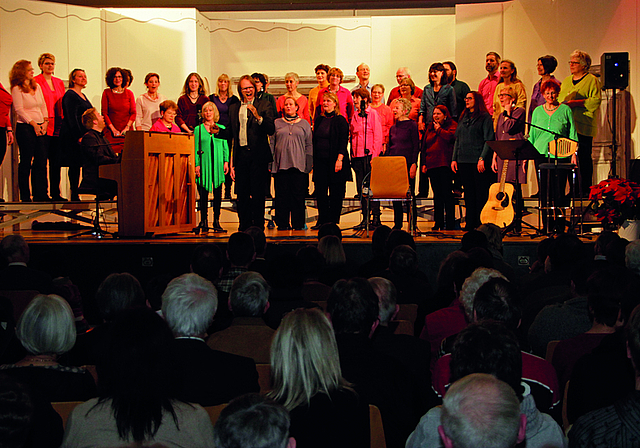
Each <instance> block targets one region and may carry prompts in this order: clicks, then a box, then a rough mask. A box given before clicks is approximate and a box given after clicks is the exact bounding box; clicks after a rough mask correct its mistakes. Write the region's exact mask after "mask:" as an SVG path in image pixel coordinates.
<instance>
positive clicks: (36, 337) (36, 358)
mask: <svg viewBox="0 0 640 448" xmlns="http://www.w3.org/2000/svg"><path fill="white" fill-rule="evenodd" d="M16 336H17V337H18V339H19V340H20V343H21V344H22V346H23V347H24V348H25V350H26V351H27V356H25V357H24V358H23V359H22V360H20V361H18V362H17V363H15V364H5V365H3V366H0V372H2V373H4V374H7V375H9V376H11V377H12V378H14V379H15V380H17V381H19V382H21V383H24V384H26V385H28V386H29V388H30V389H31V390H32V391H34V393H36V394H38V396H40V397H42V398H43V399H45V400H47V401H51V402H54V401H85V400H88V399H89V398H91V397H94V396H95V395H96V385H95V382H94V381H93V377H92V376H91V374H90V373H89V372H88V371H87V370H85V369H82V368H78V367H66V366H63V365H61V364H60V363H59V362H58V358H59V357H60V356H61V355H63V354H64V353H66V352H68V351H69V350H71V348H72V347H73V345H74V344H75V342H76V333H75V323H74V319H73V312H72V311H71V307H70V306H69V304H68V303H67V302H66V301H65V300H64V299H63V298H61V297H59V296H57V295H54V294H51V295H44V294H39V295H37V296H36V297H34V299H33V300H32V301H31V302H30V303H29V305H28V306H27V308H26V309H25V310H24V312H23V313H22V315H21V316H20V319H19V320H18V325H17V328H16Z"/></svg>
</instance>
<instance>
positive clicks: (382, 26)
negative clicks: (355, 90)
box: [0, 0, 640, 198]
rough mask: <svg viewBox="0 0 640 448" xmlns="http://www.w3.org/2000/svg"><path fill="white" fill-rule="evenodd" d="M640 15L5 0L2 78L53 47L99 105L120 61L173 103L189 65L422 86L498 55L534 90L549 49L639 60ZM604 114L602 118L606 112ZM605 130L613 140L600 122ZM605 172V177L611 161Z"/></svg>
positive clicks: (602, 7) (617, 3)
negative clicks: (82, 73)
mask: <svg viewBox="0 0 640 448" xmlns="http://www.w3.org/2000/svg"><path fill="white" fill-rule="evenodd" d="M639 14H640V5H639V4H638V2H637V1H636V0H609V1H606V2H603V1H601V0H514V1H509V2H504V3H490V4H463V5H458V6H456V7H455V9H453V8H449V9H434V10H430V9H421V10H399V11H393V10H390V11H353V10H351V11H321V12H318V11H308V12H307V11H278V12H260V13H251V12H244V13H205V14H201V13H200V12H198V11H196V10H194V9H162V8H136V9H108V10H100V9H95V8H85V7H77V6H70V5H63V4H57V3H47V2H40V1H29V0H0V82H2V83H3V84H4V85H6V84H8V76H7V73H8V71H9V69H10V68H11V66H12V64H13V63H14V62H15V61H17V60H18V59H21V58H27V59H30V60H32V61H34V62H35V61H36V60H37V57H38V55H39V54H41V53H42V52H45V51H47V52H51V53H53V54H55V55H56V58H57V61H56V62H57V68H56V74H57V75H58V76H60V77H62V78H66V75H67V74H68V73H69V71H70V70H71V69H73V68H75V67H82V68H84V69H85V70H86V71H87V75H88V78H89V85H88V86H87V89H86V93H87V94H88V96H89V98H90V99H91V101H92V103H93V104H94V105H98V104H99V102H100V96H101V93H102V90H103V89H104V87H105V83H104V72H105V71H106V69H107V68H108V67H110V66H114V65H118V66H124V67H128V68H130V69H131V70H132V71H133V74H134V83H133V86H132V89H133V91H134V93H135V94H136V96H138V95H140V94H141V93H143V92H144V86H143V84H142V83H143V80H144V75H145V74H146V73H148V72H150V71H155V72H158V73H160V76H161V92H162V93H163V94H164V95H166V96H167V97H169V98H172V99H177V97H178V95H179V93H180V90H181V88H182V85H183V83H184V79H185V77H186V75H187V74H188V73H189V72H191V71H198V72H199V73H201V74H202V75H203V76H205V77H206V78H208V79H209V82H210V84H211V86H212V87H213V85H214V83H215V80H216V78H217V76H218V75H219V74H220V73H223V72H225V73H227V74H229V75H230V76H232V77H234V76H240V75H242V74H244V73H248V72H253V71H259V72H265V73H267V74H269V75H272V76H282V75H284V74H285V73H286V72H288V71H295V72H297V73H298V74H300V75H301V76H304V75H307V76H308V75H313V68H314V67H315V66H316V65H317V64H318V63H325V64H329V65H331V66H339V67H341V68H342V69H343V71H344V72H345V73H346V74H351V75H353V74H354V72H355V67H356V66H357V65H358V64H359V63H360V62H367V63H368V64H369V66H370V67H371V73H372V75H371V80H372V81H373V82H374V83H378V82H381V83H383V84H384V85H385V86H386V87H387V89H389V88H390V87H394V86H395V85H396V81H395V71H396V69H397V68H398V67H399V66H404V65H406V66H408V67H410V68H411V70H412V72H413V78H414V80H415V81H416V84H418V85H419V86H423V85H424V84H425V83H426V82H427V70H428V67H429V65H430V64H431V63H432V62H434V61H442V60H446V59H452V60H454V61H455V62H456V64H457V65H458V70H459V78H460V79H462V80H464V81H466V82H467V83H468V84H469V85H470V86H471V87H472V88H475V87H477V85H478V82H479V81H480V79H482V77H483V76H485V73H486V72H485V71H484V55H485V54H486V53H487V52H488V51H497V52H498V53H500V54H501V55H502V56H503V57H504V58H509V59H513V60H514V61H515V63H516V65H517V67H518V74H519V76H520V78H521V79H522V80H523V82H524V83H525V85H526V87H527V92H528V93H530V91H531V88H532V86H533V83H534V82H535V81H536V80H537V75H536V73H535V63H536V60H537V58H538V57H539V56H541V55H543V54H547V53H549V54H553V55H555V56H556V57H557V58H558V60H559V61H560V65H559V67H558V70H557V72H556V75H557V76H558V77H559V78H564V77H565V76H567V75H568V66H567V60H568V55H569V53H570V52H571V51H572V50H574V49H576V48H580V49H582V50H584V51H587V52H588V53H590V54H591V55H592V57H593V58H594V64H598V63H599V58H600V55H601V54H602V53H603V52H611V51H628V52H629V53H630V59H631V67H632V68H633V66H634V63H635V61H637V60H638V58H639V57H640V54H639V53H640V50H639V49H638V44H637V42H638V41H639V39H640V31H639V30H638V26H637V25H638V17H639ZM347 87H349V85H347ZM639 89H640V85H639V84H638V81H637V79H636V78H635V77H634V76H633V70H632V75H631V77H630V86H629V89H628V91H629V94H630V97H631V99H630V101H631V105H632V108H633V110H632V111H631V119H630V125H629V126H630V132H631V145H632V151H633V154H635V153H636V149H635V142H636V141H638V139H640V134H639V133H640V131H639V130H638V127H637V126H636V124H635V120H636V115H637V114H636V112H635V101H634V97H635V96H636V94H637V92H638V90H639ZM603 107H604V106H603ZM601 121H602V122H603V124H604V122H605V117H604V114H603V115H602V116H601ZM603 129H604V126H603ZM601 136H602V139H607V138H608V135H607V133H606V132H605V131H604V130H603V132H602V133H601ZM598 138H600V136H599V137H598ZM8 158H9V156H7V159H8ZM9 165H10V164H8V163H4V164H3V167H2V174H3V179H4V182H5V185H6V184H7V183H9V182H10V169H9V168H8V167H9ZM598 173H599V176H600V177H604V176H606V164H605V165H603V167H601V168H600V169H599V170H598ZM5 191H6V188H5ZM4 197H5V198H7V195H6V193H5V194H4Z"/></svg>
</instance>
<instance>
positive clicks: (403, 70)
mask: <svg viewBox="0 0 640 448" xmlns="http://www.w3.org/2000/svg"><path fill="white" fill-rule="evenodd" d="M406 78H409V79H411V72H410V71H409V68H408V67H400V68H399V69H398V71H397V72H396V81H398V85H397V86H396V87H394V88H393V89H391V92H389V98H388V99H387V106H391V103H392V102H393V100H395V99H397V98H400V97H401V95H400V84H402V80H403V79H406ZM413 96H414V98H418V99H420V98H422V89H421V88H420V87H418V86H416V90H415V92H414V93H413Z"/></svg>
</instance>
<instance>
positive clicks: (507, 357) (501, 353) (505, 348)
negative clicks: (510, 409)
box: [449, 320, 524, 400]
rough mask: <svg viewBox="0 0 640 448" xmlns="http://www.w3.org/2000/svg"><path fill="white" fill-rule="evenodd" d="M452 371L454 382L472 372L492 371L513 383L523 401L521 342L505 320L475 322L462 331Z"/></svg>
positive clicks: (455, 343)
mask: <svg viewBox="0 0 640 448" xmlns="http://www.w3.org/2000/svg"><path fill="white" fill-rule="evenodd" d="M450 372H451V373H450V378H449V380H450V382H451V383H455V382H456V381H458V380H459V379H460V378H464V377H465V376H467V375H470V374H472V373H488V374H490V375H493V376H495V377H496V378H498V379H499V380H501V381H504V382H505V383H507V384H508V385H509V386H511V387H512V388H513V390H514V391H515V392H516V395H517V396H518V397H519V399H520V400H522V393H523V392H524V387H523V386H522V352H521V351H520V344H519V343H518V338H517V337H516V335H515V334H514V333H513V332H512V331H511V330H509V329H508V328H507V327H506V326H505V325H504V324H503V323H501V322H495V321H490V320H486V321H482V322H475V323H472V324H469V326H468V327H467V328H465V329H464V330H462V331H461V332H460V333H459V334H458V336H457V337H456V340H455V342H454V344H453V350H452V351H451V363H450Z"/></svg>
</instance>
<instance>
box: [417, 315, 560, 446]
mask: <svg viewBox="0 0 640 448" xmlns="http://www.w3.org/2000/svg"><path fill="white" fill-rule="evenodd" d="M522 356H523V354H522V352H521V351H520V347H519V345H518V340H517V338H516V337H515V335H514V334H513V332H512V331H511V330H509V329H507V328H506V327H505V326H504V325H503V324H501V323H499V322H492V321H485V322H477V323H473V324H471V325H469V326H468V327H467V328H465V329H464V330H462V331H461V332H460V334H459V335H458V338H457V339H456V342H455V345H454V348H453V352H452V354H451V376H450V382H451V383H455V382H456V381H458V380H460V379H461V378H464V377H466V376H467V375H471V374H473V373H484V374H490V375H493V376H494V377H496V378H498V379H499V380H500V381H504V382H505V383H506V384H508V385H509V386H510V387H511V389H512V390H513V391H514V393H515V395H516V396H517V398H518V400H519V401H520V412H521V413H522V414H524V415H525V416H526V419H527V428H526V446H527V447H528V448H545V447H546V448H549V447H555V448H562V447H564V446H566V442H565V439H564V434H563V433H562V430H561V429H560V427H559V426H558V424H557V423H556V422H555V421H554V420H553V418H552V417H551V416H549V415H547V414H543V413H541V412H540V411H539V410H538V409H537V407H536V402H535V400H534V397H533V396H532V395H531V394H530V393H527V391H528V386H527V385H526V384H523V381H522V380H523V378H522V372H523V360H522ZM452 387H453V386H452ZM450 392H451V388H449V390H448V391H447V393H446V395H445V400H447V399H448V398H447V397H448V396H449V393H450ZM443 412H444V411H443V408H442V407H436V408H432V409H430V410H429V412H427V413H426V414H425V415H424V416H423V417H422V419H421V420H420V423H419V424H418V426H417V427H416V429H415V431H414V432H413V433H412V434H411V436H410V437H409V439H408V440H407V444H406V448H417V447H423V446H430V447H438V446H443V444H442V442H441V441H440V440H439V438H438V425H439V424H440V418H441V416H442V413H443ZM480 446H485V445H480Z"/></svg>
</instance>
